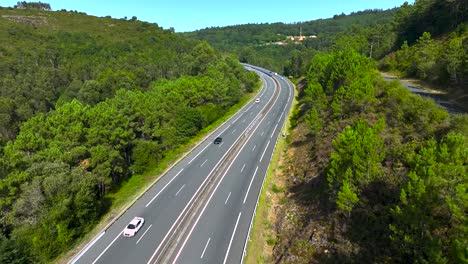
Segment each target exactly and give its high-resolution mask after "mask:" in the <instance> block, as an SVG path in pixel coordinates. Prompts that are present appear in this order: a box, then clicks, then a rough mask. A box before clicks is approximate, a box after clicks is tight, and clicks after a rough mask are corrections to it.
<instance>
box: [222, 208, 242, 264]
mask: <svg viewBox="0 0 468 264" xmlns="http://www.w3.org/2000/svg"><path fill="white" fill-rule="evenodd" d="M241 215H242V213H241V212H239V216H238V217H237V221H236V226H234V231H232V236H231V241H229V246H228V249H227V252H226V256H225V257H224V261H223V264H226V261H227V258H228V255H229V250H231V245H232V240H233V239H234V235H235V234H236V229H237V225H238V224H239V219H240V217H241Z"/></svg>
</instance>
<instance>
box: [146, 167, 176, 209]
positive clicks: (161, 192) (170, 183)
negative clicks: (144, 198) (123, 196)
mask: <svg viewBox="0 0 468 264" xmlns="http://www.w3.org/2000/svg"><path fill="white" fill-rule="evenodd" d="M183 170H184V169H183V168H182V169H181V170H180V171H179V172H178V173H177V174H176V176H174V178H172V179H171V180H170V181H169V182H168V183H167V184H166V185H164V187H163V188H162V189H161V190H160V191H159V192H158V194H156V196H154V197H153V199H151V201H149V203H147V204H146V206H145V207H148V206H149V205H150V204H151V203H152V202H153V201H154V199H156V197H158V196H159V195H160V194H161V193H162V191H164V189H166V187H167V186H168V185H169V184H171V182H172V181H173V180H174V179H175V178H177V176H179V174H180V173H181V172H182V171H183Z"/></svg>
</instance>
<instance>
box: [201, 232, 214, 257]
mask: <svg viewBox="0 0 468 264" xmlns="http://www.w3.org/2000/svg"><path fill="white" fill-rule="evenodd" d="M210 240H211V237H209V238H208V241H206V245H205V248H204V249H203V253H202V254H201V256H200V258H201V259H202V258H203V255H205V251H206V248H207V247H208V244H210Z"/></svg>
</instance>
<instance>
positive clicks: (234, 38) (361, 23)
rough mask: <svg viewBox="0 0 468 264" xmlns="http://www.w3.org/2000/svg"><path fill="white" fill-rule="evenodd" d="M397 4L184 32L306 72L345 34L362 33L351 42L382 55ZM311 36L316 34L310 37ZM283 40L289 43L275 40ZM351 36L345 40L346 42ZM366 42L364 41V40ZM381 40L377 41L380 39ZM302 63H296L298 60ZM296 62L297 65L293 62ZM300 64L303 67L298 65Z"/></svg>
mask: <svg viewBox="0 0 468 264" xmlns="http://www.w3.org/2000/svg"><path fill="white" fill-rule="evenodd" d="M396 13H397V8H394V9H389V10H365V11H360V12H355V13H351V14H349V15H345V14H339V15H335V16H334V17H333V18H328V19H318V20H313V21H307V22H300V23H292V24H285V23H271V24H268V23H267V24H247V25H237V26H228V27H212V28H206V29H202V30H197V31H195V32H189V33H184V35H185V36H188V37H190V38H195V39H201V40H206V41H208V42H209V43H210V44H211V45H213V46H214V47H216V48H218V49H220V50H222V51H225V52H231V53H235V54H237V55H238V56H239V58H240V60H241V61H243V62H248V63H251V64H255V65H260V66H263V67H266V68H269V69H273V70H275V71H278V72H281V73H283V72H284V73H285V74H287V75H293V76H299V75H300V74H305V71H306V69H305V66H306V64H307V61H308V60H310V59H311V57H312V56H313V54H314V53H315V52H316V51H329V50H331V49H332V48H333V47H334V46H336V45H337V42H340V39H342V37H343V36H346V35H349V36H359V37H358V38H356V39H355V40H353V41H352V42H361V43H360V44H361V45H364V46H365V47H362V49H363V50H362V52H363V53H366V54H369V53H370V52H371V51H370V45H369V44H370V43H372V42H376V45H375V46H374V47H373V51H372V52H373V57H376V58H379V57H381V56H382V55H383V54H386V52H387V51H388V50H389V49H390V48H391V45H392V43H391V40H392V38H395V36H394V35H393V34H392V32H391V25H390V23H391V22H392V21H393V19H394V16H395V14H396ZM300 34H302V35H303V36H306V37H308V38H306V39H305V40H303V41H300V42H297V41H290V40H287V37H288V36H299V35H300ZM310 36H314V37H313V38H311V37H310ZM279 41H282V42H285V43H286V45H277V44H275V43H277V42H279ZM347 41H348V40H346V42H347ZM362 42H365V43H362ZM377 42H378V43H377ZM298 63H299V64H300V65H297V64H298ZM294 64H295V65H294ZM298 66H299V68H300V69H297V67H298Z"/></svg>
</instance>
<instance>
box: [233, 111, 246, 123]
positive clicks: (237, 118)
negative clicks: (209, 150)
mask: <svg viewBox="0 0 468 264" xmlns="http://www.w3.org/2000/svg"><path fill="white" fill-rule="evenodd" d="M243 114H244V113H243V112H242V113H241V114H240V115H239V116H238V117H236V119H234V120H233V121H232V123H231V125H233V124H234V123H235V122H236V121H237V120H239V118H241V116H242V115H243Z"/></svg>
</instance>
